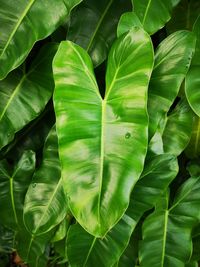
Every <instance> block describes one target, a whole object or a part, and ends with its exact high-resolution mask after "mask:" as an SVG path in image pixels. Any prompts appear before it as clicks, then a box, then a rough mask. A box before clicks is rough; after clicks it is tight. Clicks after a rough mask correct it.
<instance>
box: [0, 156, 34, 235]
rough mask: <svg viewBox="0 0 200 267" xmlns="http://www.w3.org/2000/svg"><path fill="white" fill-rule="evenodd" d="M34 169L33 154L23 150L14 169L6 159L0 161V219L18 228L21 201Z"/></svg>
mask: <svg viewBox="0 0 200 267" xmlns="http://www.w3.org/2000/svg"><path fill="white" fill-rule="evenodd" d="M34 170H35V154H34V152H32V151H25V152H24V154H23V155H22V157H21V159H20V160H19V162H18V163H17V164H16V165H15V167H14V169H13V170H12V167H11V166H10V165H9V164H8V163H7V161H6V160H2V161H0V192H1V194H0V210H1V212H0V221H1V223H2V224H3V225H5V226H6V227H9V228H11V229H13V230H18V229H20V227H21V226H22V225H23V217H22V216H23V203H24V197H25V194H26V191H27V189H28V186H29V183H30V181H31V178H32V175H33V172H34Z"/></svg>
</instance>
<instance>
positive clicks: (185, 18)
mask: <svg viewBox="0 0 200 267" xmlns="http://www.w3.org/2000/svg"><path fill="white" fill-rule="evenodd" d="M173 1H174V2H177V1H176V0H173ZM179 2H180V3H179V4H178V5H177V7H175V9H174V10H173V13H172V18H171V20H170V21H169V23H168V24H167V26H166V29H167V32H168V33H172V32H175V31H178V30H192V27H193V24H194V22H195V20H196V19H197V17H198V16H199V13H200V2H199V1H198V0H181V1H179Z"/></svg>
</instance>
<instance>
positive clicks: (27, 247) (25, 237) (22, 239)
mask: <svg viewBox="0 0 200 267" xmlns="http://www.w3.org/2000/svg"><path fill="white" fill-rule="evenodd" d="M51 237H52V231H50V232H48V233H46V234H43V235H40V236H35V235H31V234H30V233H29V232H28V231H27V230H26V228H25V227H23V228H22V229H21V231H19V232H18V233H17V236H16V238H17V240H18V242H17V246H16V249H17V252H18V253H19V255H20V257H21V258H22V259H23V261H24V262H26V263H28V264H29V266H31V267H32V266H33V267H37V266H40V267H42V266H41V265H37V264H39V263H40V262H41V261H43V259H44V257H42V255H43V254H44V253H45V249H46V247H47V244H48V242H49V241H50V239H51ZM43 267H44V266H43Z"/></svg>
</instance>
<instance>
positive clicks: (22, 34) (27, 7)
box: [0, 0, 81, 79]
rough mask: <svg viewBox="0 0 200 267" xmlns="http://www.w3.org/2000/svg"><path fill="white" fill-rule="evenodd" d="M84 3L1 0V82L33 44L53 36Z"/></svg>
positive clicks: (21, 60) (45, 0)
mask: <svg viewBox="0 0 200 267" xmlns="http://www.w3.org/2000/svg"><path fill="white" fill-rule="evenodd" d="M80 2H81V0H42V1H38V0H30V1H24V0H18V1H17V4H16V2H15V1H6V0H1V6H0V25H1V26H0V27H1V30H0V31H1V35H0V79H3V78H5V77H6V75H7V74H8V73H9V72H10V71H11V70H13V69H15V68H16V67H18V66H19V65H20V64H21V63H22V62H23V61H24V60H25V58H26V57H27V55H28V53H29V52H30V50H31V48H32V47H33V45H34V43H35V42H36V41H38V40H41V39H44V38H45V37H47V36H48V35H50V34H51V33H52V32H53V31H54V30H55V29H56V28H57V27H58V26H59V25H60V24H61V23H62V22H63V21H64V20H65V19H66V17H67V15H69V13H70V11H71V9H72V8H73V7H74V6H75V5H77V4H78V3H80Z"/></svg>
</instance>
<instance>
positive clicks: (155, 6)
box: [132, 0, 172, 34]
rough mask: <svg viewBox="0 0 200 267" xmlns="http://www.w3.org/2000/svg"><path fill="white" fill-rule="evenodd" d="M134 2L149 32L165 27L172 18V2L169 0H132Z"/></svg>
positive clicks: (138, 14)
mask: <svg viewBox="0 0 200 267" xmlns="http://www.w3.org/2000/svg"><path fill="white" fill-rule="evenodd" d="M132 3H133V9H134V11H135V13H136V15H137V16H138V17H139V19H140V21H141V23H142V25H143V27H144V29H145V31H147V32H148V33H149V34H154V33H155V32H157V31H158V30H159V29H161V28H163V27H164V25H165V24H166V23H167V21H169V20H170V18H171V12H172V3H171V1H169V0H143V1H141V0H132ZM158 10H159V12H158Z"/></svg>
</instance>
